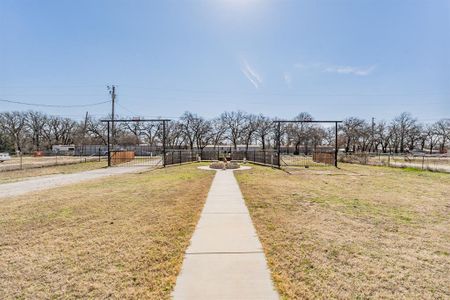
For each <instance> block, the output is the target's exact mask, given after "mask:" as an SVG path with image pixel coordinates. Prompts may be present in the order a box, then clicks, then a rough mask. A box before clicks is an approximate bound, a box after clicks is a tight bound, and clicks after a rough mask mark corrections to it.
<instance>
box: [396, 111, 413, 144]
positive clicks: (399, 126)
mask: <svg viewBox="0 0 450 300" xmlns="http://www.w3.org/2000/svg"><path fill="white" fill-rule="evenodd" d="M392 125H393V126H392V129H393V130H394V134H395V136H396V138H397V142H398V147H399V149H397V148H396V149H395V150H396V151H395V152H397V150H400V152H401V153H403V152H405V148H406V144H407V138H408V136H409V137H410V136H411V135H410V132H411V131H415V132H417V131H416V128H417V120H416V119H415V118H413V117H412V116H411V114H410V113H407V112H403V113H401V114H400V115H399V116H398V117H396V118H394V120H393V121H392Z"/></svg>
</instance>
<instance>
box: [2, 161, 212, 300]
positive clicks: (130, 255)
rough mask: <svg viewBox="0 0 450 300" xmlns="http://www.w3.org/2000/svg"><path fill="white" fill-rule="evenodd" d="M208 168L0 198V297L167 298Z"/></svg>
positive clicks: (189, 167) (165, 171)
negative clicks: (0, 199)
mask: <svg viewBox="0 0 450 300" xmlns="http://www.w3.org/2000/svg"><path fill="white" fill-rule="evenodd" d="M213 175H214V174H213V173H212V172H204V171H200V170H197V168H196V165H186V166H181V167H177V168H167V169H160V170H155V171H152V172H147V173H142V174H130V175H125V176H120V177H119V176H115V177H111V178H107V179H102V180H97V181H93V182H90V183H84V184H77V185H73V186H66V187H62V188H57V189H53V190H49V191H43V192H39V193H36V194H32V195H27V196H21V197H15V198H8V199H2V201H1V202H0V270H1V272H0V294H1V297H0V298H2V299H5V298H33V299H44V298H46V299H48V298H84V299H86V298H88V299H92V298H116V299H122V298H133V299H138V298H139V299H142V298H145V299H167V298H169V296H170V292H171V290H172V287H173V285H174V284H175V280H176V276H177V274H178V272H179V269H180V267H181V263H182V260H183V253H184V251H185V249H186V247H187V246H188V243H189V239H190V237H191V235H192V233H193V231H194V228H195V224H196V222H197V220H198V218H199V215H200V211H201V208H202V206H203V204H204V201H205V199H206V195H207V192H208V190H209V187H210V183H211V180H212V177H213Z"/></svg>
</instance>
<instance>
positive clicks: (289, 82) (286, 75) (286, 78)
mask: <svg viewBox="0 0 450 300" xmlns="http://www.w3.org/2000/svg"><path fill="white" fill-rule="evenodd" d="M283 78H284V82H286V84H287V86H288V87H291V86H292V76H291V74H290V73H289V72H284V74H283Z"/></svg>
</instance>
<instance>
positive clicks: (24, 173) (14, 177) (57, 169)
mask: <svg viewBox="0 0 450 300" xmlns="http://www.w3.org/2000/svg"><path fill="white" fill-rule="evenodd" d="M106 164H107V163H106V161H104V160H103V161H95V162H83V163H75V164H69V165H60V166H51V167H42V168H33V169H25V170H15V171H0V184H2V183H8V182H14V181H19V180H23V179H26V178H29V177H35V176H43V175H54V174H69V173H76V172H82V171H89V170H94V169H99V168H103V167H106Z"/></svg>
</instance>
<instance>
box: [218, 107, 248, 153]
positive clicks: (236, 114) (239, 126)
mask: <svg viewBox="0 0 450 300" xmlns="http://www.w3.org/2000/svg"><path fill="white" fill-rule="evenodd" d="M220 119H221V120H222V122H223V123H224V125H225V126H227V127H228V132H229V135H228V138H229V139H230V141H231V143H232V144H233V147H234V149H235V150H236V149H237V145H238V142H239V140H240V138H241V137H242V130H243V126H244V124H245V113H244V112H242V111H232V112H224V113H222V114H221V115H220Z"/></svg>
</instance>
